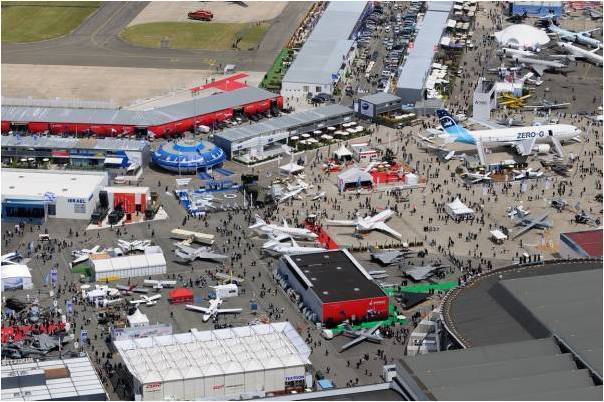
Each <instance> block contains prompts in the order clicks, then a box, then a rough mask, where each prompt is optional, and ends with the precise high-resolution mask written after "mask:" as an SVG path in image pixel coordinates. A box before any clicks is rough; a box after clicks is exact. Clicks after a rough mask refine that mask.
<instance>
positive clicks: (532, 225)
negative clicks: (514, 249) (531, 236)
mask: <svg viewBox="0 0 604 402" xmlns="http://www.w3.org/2000/svg"><path fill="white" fill-rule="evenodd" d="M535 226H537V221H536V220H534V221H531V222H529V223H528V224H527V225H526V226H524V227H523V228H522V229H520V230H519V231H517V232H516V233H515V234H514V236H513V237H512V239H515V238H517V237H520V236H522V235H523V234H525V233H526V232H528V231H529V230H531V229H532V228H534V227H535Z"/></svg>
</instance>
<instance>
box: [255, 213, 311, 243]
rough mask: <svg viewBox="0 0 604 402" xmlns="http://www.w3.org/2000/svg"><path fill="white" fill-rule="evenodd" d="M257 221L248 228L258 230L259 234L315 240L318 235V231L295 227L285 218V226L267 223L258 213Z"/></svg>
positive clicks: (282, 238)
mask: <svg viewBox="0 0 604 402" xmlns="http://www.w3.org/2000/svg"><path fill="white" fill-rule="evenodd" d="M255 218H256V223H254V224H253V225H252V226H250V227H249V228H248V229H250V230H252V231H254V232H256V233H257V234H259V235H265V236H269V237H270V236H272V237H273V238H274V239H279V240H284V239H286V238H289V237H293V238H296V239H299V240H315V239H316V238H317V237H319V236H317V234H316V233H313V232H312V231H310V230H308V229H306V228H293V227H290V226H289V225H288V224H287V221H286V220H285V219H283V226H279V225H275V224H272V223H266V222H265V221H264V219H262V218H261V217H260V215H256V216H255Z"/></svg>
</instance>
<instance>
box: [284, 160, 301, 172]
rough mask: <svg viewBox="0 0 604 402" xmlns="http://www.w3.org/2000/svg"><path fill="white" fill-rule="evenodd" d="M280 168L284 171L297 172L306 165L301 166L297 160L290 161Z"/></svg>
mask: <svg viewBox="0 0 604 402" xmlns="http://www.w3.org/2000/svg"><path fill="white" fill-rule="evenodd" d="M279 170H280V171H281V172H283V173H287V174H295V173H300V172H301V171H303V170H304V166H300V165H298V164H297V163H295V162H289V163H288V164H286V165H283V166H279Z"/></svg>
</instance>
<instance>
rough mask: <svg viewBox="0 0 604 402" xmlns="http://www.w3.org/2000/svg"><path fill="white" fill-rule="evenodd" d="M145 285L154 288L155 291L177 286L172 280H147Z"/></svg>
mask: <svg viewBox="0 0 604 402" xmlns="http://www.w3.org/2000/svg"><path fill="white" fill-rule="evenodd" d="M143 284H144V285H145V286H149V287H152V288H153V289H157V290H159V289H163V288H173V287H174V286H176V281H172V280H159V281H158V280H156V279H145V280H144V282H143Z"/></svg>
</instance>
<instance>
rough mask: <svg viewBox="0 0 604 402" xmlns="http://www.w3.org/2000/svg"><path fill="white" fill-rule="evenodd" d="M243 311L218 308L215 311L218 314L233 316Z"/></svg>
mask: <svg viewBox="0 0 604 402" xmlns="http://www.w3.org/2000/svg"><path fill="white" fill-rule="evenodd" d="M242 310H243V309H241V308H219V309H218V310H216V312H217V313H219V314H235V313H241V311H242Z"/></svg>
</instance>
